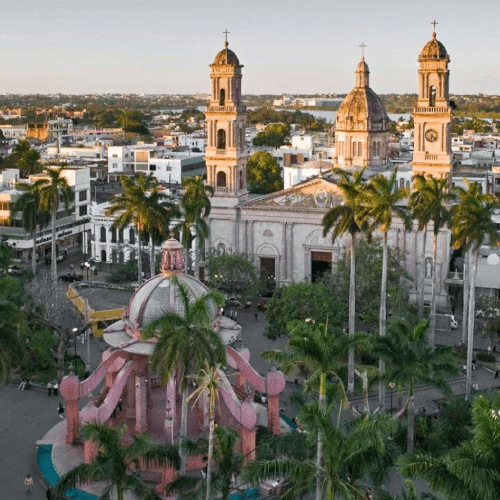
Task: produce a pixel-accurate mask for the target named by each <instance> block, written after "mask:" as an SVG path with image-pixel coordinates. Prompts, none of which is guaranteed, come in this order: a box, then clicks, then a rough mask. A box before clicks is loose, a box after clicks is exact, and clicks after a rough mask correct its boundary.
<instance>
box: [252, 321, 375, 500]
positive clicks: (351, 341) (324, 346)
mask: <svg viewBox="0 0 500 500" xmlns="http://www.w3.org/2000/svg"><path fill="white" fill-rule="evenodd" d="M291 326H292V328H291V331H290V339H289V341H288V349H287V350H286V351H280V350H270V351H263V352H261V354H260V356H261V357H262V358H263V359H265V360H266V361H270V362H271V363H278V364H279V366H280V369H281V370H282V371H283V373H285V374H289V373H291V372H292V371H293V370H294V369H296V368H297V367H299V366H301V367H304V368H307V369H308V370H309V371H310V372H311V373H310V376H309V378H308V379H307V381H306V385H305V387H306V390H310V389H312V388H315V389H318V390H319V406H320V408H321V411H325V410H326V386H327V379H328V378H329V377H333V378H335V380H336V381H337V385H338V389H339V392H340V395H341V400H342V402H343V403H345V402H346V399H347V398H346V394H345V389H344V384H343V382H342V379H341V378H340V377H339V375H338V372H339V370H340V368H342V367H343V366H344V361H343V360H344V357H345V355H346V354H348V353H349V352H350V351H351V350H354V349H355V348H357V349H358V350H359V349H362V348H367V347H368V345H369V342H368V338H367V337H366V336H365V335H363V334H355V335H352V336H351V335H349V336H348V335H345V334H344V332H343V331H342V330H340V329H339V328H337V329H328V325H327V324H325V325H323V324H319V325H316V324H315V323H314V322H313V321H312V320H310V321H307V320H306V321H295V322H292V325H291ZM339 417H340V409H339ZM317 439H318V441H317V448H316V469H317V476H316V480H317V485H316V486H317V487H316V500H320V498H321V474H320V470H321V467H322V462H323V453H324V451H323V439H324V436H323V433H322V432H321V431H318V433H317Z"/></svg>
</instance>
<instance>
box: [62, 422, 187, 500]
mask: <svg viewBox="0 0 500 500" xmlns="http://www.w3.org/2000/svg"><path fill="white" fill-rule="evenodd" d="M126 430H127V426H126V424H122V425H120V426H119V427H111V426H110V425H109V424H106V423H102V422H98V421H91V422H88V423H86V424H85V425H84V426H83V427H82V429H81V433H82V438H83V439H84V440H85V441H88V440H90V441H93V442H94V443H95V445H96V446H97V447H98V449H99V453H98V454H97V456H96V457H95V458H94V460H93V461H92V462H91V463H89V464H81V465H78V466H76V467H75V468H74V469H72V470H70V471H69V472H67V473H66V474H64V475H63V476H62V477H61V478H60V479H59V481H58V483H57V485H56V486H55V488H54V491H53V495H54V498H55V497H57V498H59V497H61V498H62V497H63V495H64V492H65V491H66V490H67V489H69V488H74V487H75V486H76V485H77V484H78V483H85V482H94V481H106V482H107V483H108V484H107V485H106V487H105V489H104V491H103V493H102V495H101V498H109V497H110V495H113V498H116V499H117V500H123V498H124V493H125V492H126V491H130V492H132V493H134V494H135V495H137V496H138V497H139V498H141V499H142V500H160V495H158V494H157V493H156V492H155V491H153V490H152V489H150V488H149V486H148V485H147V483H146V482H144V481H143V480H142V479H141V477H140V475H138V474H137V471H138V470H139V464H140V463H144V464H145V465H146V466H150V465H164V466H166V465H170V466H173V467H176V468H178V467H179V453H178V450H177V446H172V445H166V444H157V443H155V442H154V441H153V440H152V439H151V438H150V437H149V436H148V435H147V434H146V433H142V434H139V435H136V436H132V442H131V443H130V444H123V442H122V438H123V436H124V434H125V432H126ZM134 469H135V470H134ZM114 495H116V497H115V496H114Z"/></svg>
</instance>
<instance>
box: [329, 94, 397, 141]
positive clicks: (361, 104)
mask: <svg viewBox="0 0 500 500" xmlns="http://www.w3.org/2000/svg"><path fill="white" fill-rule="evenodd" d="M365 124H366V125H365ZM387 124H388V118H387V112H386V110H385V107H384V105H383V104H382V101H381V100H380V97H379V96H378V95H377V94H376V93H375V92H373V90H372V89H371V88H370V87H361V88H359V87H357V88H354V89H353V90H352V91H351V92H350V93H349V94H348V95H347V97H346V98H345V99H344V101H343V102H342V104H341V105H340V108H339V110H338V112H337V120H336V130H337V131H346V132H347V131H354V130H385V128H386V127H387Z"/></svg>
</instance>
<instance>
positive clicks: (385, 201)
mask: <svg viewBox="0 0 500 500" xmlns="http://www.w3.org/2000/svg"><path fill="white" fill-rule="evenodd" d="M397 174H398V169H397V167H396V168H395V169H394V170H393V171H392V174H391V176H390V177H389V178H387V177H385V176H384V175H382V174H379V175H376V176H375V177H372V178H371V179H370V181H369V182H368V184H367V186H366V188H365V189H364V191H363V193H362V194H361V198H362V203H363V210H364V211H365V216H366V217H367V218H368V219H369V221H370V232H371V231H373V230H375V229H378V230H379V231H380V232H381V233H382V281H381V288H380V312H379V335H380V336H381V337H383V336H385V322H386V319H387V309H386V301H387V246H388V243H387V239H388V234H389V230H390V229H391V227H392V221H393V217H399V218H400V219H401V220H402V222H403V225H404V228H405V230H406V231H410V230H411V228H412V221H411V217H410V216H409V214H408V212H407V211H406V210H405V208H404V207H402V206H401V201H402V200H404V199H405V198H407V197H408V195H409V194H410V190H409V189H398V180H397ZM379 371H380V374H381V375H382V376H383V374H384V371H385V367H384V360H383V359H380V361H379ZM379 406H380V407H381V408H384V406H385V384H379Z"/></svg>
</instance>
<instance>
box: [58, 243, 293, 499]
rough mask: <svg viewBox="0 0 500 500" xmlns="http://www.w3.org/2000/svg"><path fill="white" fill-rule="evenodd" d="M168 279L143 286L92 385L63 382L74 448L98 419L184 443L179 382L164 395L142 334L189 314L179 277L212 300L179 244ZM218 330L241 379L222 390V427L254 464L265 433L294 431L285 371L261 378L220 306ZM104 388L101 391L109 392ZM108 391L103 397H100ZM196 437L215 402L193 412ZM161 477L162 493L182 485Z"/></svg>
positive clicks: (191, 428) (192, 465)
mask: <svg viewBox="0 0 500 500" xmlns="http://www.w3.org/2000/svg"><path fill="white" fill-rule="evenodd" d="M162 250H163V255H162V261H161V265H160V274H158V275H157V276H155V277H153V278H151V279H149V280H148V281H146V282H145V283H143V284H142V285H141V286H140V287H139V288H138V289H137V290H136V292H135V293H134V295H133V296H132V299H131V301H130V303H129V305H128V307H127V309H126V313H125V317H124V319H123V320H120V321H117V322H116V323H114V324H113V325H111V326H110V327H109V328H107V329H106V330H105V333H104V340H105V341H106V342H107V343H108V344H109V346H110V348H109V349H108V350H107V351H106V352H104V353H103V355H102V363H101V364H100V366H99V367H98V368H97V369H96V370H95V372H94V373H92V375H90V377H89V378H88V379H87V380H84V381H83V382H80V381H79V380H78V378H77V377H76V376H75V375H74V374H70V375H68V376H67V377H65V378H64V379H63V381H62V382H61V387H60V391H61V394H62V395H63V397H64V399H65V406H66V443H67V444H69V445H74V444H79V443H80V441H79V439H80V437H79V428H80V425H82V424H83V423H85V422H86V421H88V420H91V419H97V420H99V421H101V422H111V423H112V424H113V425H117V424H118V423H121V422H126V423H127V424H128V429H129V432H132V433H134V432H135V433H138V432H142V431H148V432H149V433H150V434H151V435H152V437H153V438H155V439H156V440H157V441H158V442H170V443H174V442H176V439H177V437H178V433H179V429H180V410H181V402H182V396H181V391H180V389H179V387H178V384H177V382H176V378H175V376H174V377H172V378H171V379H170V380H169V382H168V384H167V387H166V389H165V388H164V387H163V388H162V387H160V386H159V384H158V380H157V379H156V378H155V375H154V374H153V373H151V372H150V367H149V364H150V361H149V360H150V356H151V354H152V353H153V349H154V346H155V343H156V341H157V339H156V338H152V339H149V340H148V341H146V342H142V341H141V329H142V328H144V327H145V326H146V325H147V324H149V323H150V322H151V321H152V320H153V319H155V318H157V317H159V316H160V315H161V314H163V313H164V312H165V310H168V309H170V310H174V311H176V312H177V313H179V314H182V313H183V308H184V306H183V304H182V301H181V300H180V297H179V291H178V287H177V285H176V284H174V283H173V282H172V277H173V276H176V277H177V280H178V281H179V282H180V283H182V284H183V285H184V286H185V287H186V288H187V290H188V293H189V294H190V296H191V297H192V299H193V300H195V299H196V298H198V297H201V296H203V295H204V294H206V293H207V291H208V290H207V288H206V287H205V285H203V283H201V282H200V281H199V280H197V279H195V278H194V277H192V276H188V275H186V274H184V273H183V270H184V252H183V248H182V245H181V244H180V243H179V242H178V241H177V240H175V239H173V238H171V239H169V240H168V241H166V242H165V243H164V244H163V248H162ZM211 317H212V328H213V329H214V331H216V332H217V333H218V334H219V335H220V337H221V339H222V340H223V342H224V344H225V345H226V352H227V362H228V365H229V366H230V367H231V368H232V369H233V370H234V371H235V373H236V377H229V378H228V377H227V376H226V373H224V372H222V371H221V372H220V375H221V377H222V378H223V380H225V384H224V388H222V389H220V395H221V398H220V407H221V411H220V412H219V413H218V416H217V419H218V423H219V425H231V426H233V427H234V428H236V429H238V431H239V434H240V446H241V448H240V450H238V451H239V452H241V453H242V454H243V455H244V456H245V457H246V459H247V460H253V459H254V458H255V435H256V428H257V425H267V427H268V429H269V430H270V431H271V432H273V433H275V434H280V433H281V431H282V430H284V429H286V424H285V423H284V422H283V421H282V420H280V415H279V409H280V404H279V395H280V394H281V392H282V391H283V389H284V388H285V378H284V376H283V374H282V373H280V372H278V371H270V372H269V373H268V374H267V376H266V377H262V376H261V375H259V374H258V373H257V372H256V371H255V370H254V369H253V368H252V366H251V365H250V363H249V358H250V354H249V351H248V349H246V348H235V347H231V346H235V345H238V344H240V345H241V327H240V326H239V325H237V324H236V323H235V322H234V321H232V320H231V319H229V318H225V317H223V316H220V315H218V311H217V308H216V306H215V304H212V306H211ZM103 382H104V383H103ZM102 383H103V385H102V388H101V384H102ZM96 389H97V390H99V389H100V391H99V394H98V396H94V395H93V394H95V393H96V392H97V391H96ZM254 391H259V392H260V393H262V394H265V395H266V396H267V408H265V406H263V405H261V404H258V403H256V402H254V401H253V399H254V398H253V396H254ZM85 396H87V397H88V398H89V403H88V404H87V406H86V407H85V408H84V409H82V410H79V400H80V398H82V397H85ZM187 431H188V436H189V437H190V438H196V437H198V436H199V435H200V434H201V433H206V434H207V433H208V402H207V398H206V396H205V397H202V398H200V399H199V401H198V403H197V406H196V408H193V407H192V405H191V404H190V405H189V407H188V429H187ZM83 445H84V459H85V462H86V463H89V462H90V461H91V460H92V459H93V457H94V456H95V454H96V452H97V450H96V449H95V446H94V445H93V443H92V442H89V441H88V442H85V443H83ZM204 466H205V464H204V463H203V460H202V457H196V458H193V459H190V460H189V459H188V461H187V468H188V470H193V469H197V468H199V469H201V468H202V467H204ZM151 472H157V473H158V482H159V485H158V491H161V490H162V489H163V488H164V486H165V485H166V484H167V483H168V482H169V481H171V480H172V478H173V477H175V471H173V470H171V469H167V470H157V471H151Z"/></svg>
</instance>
